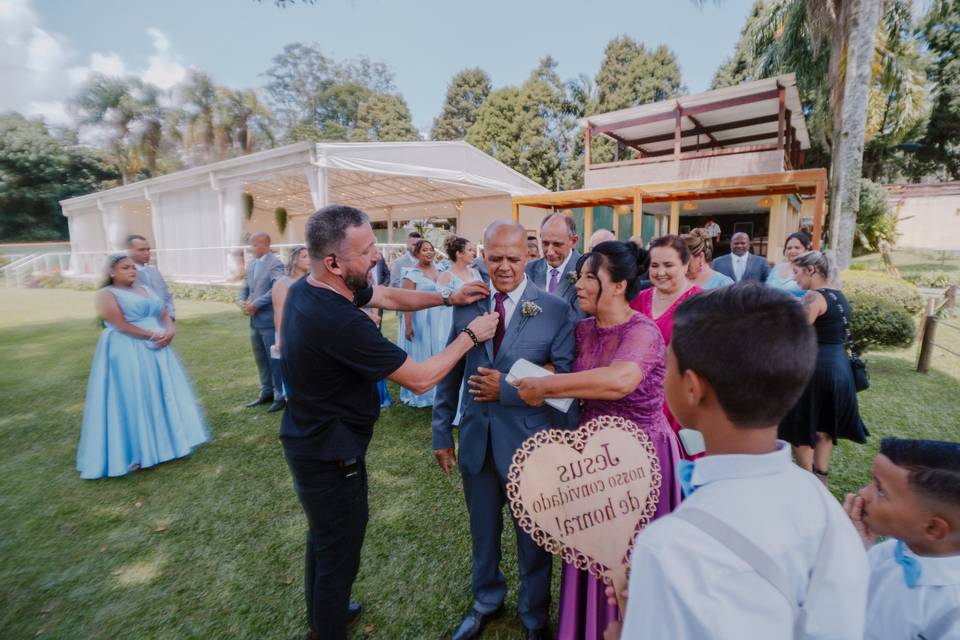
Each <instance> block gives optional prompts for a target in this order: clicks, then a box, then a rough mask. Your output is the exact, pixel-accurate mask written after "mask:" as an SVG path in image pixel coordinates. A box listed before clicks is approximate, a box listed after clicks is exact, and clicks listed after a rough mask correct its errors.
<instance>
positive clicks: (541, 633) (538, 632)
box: [527, 624, 553, 640]
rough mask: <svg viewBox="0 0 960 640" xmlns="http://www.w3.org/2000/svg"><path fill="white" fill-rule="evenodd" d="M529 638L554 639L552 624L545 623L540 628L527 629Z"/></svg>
mask: <svg viewBox="0 0 960 640" xmlns="http://www.w3.org/2000/svg"><path fill="white" fill-rule="evenodd" d="M527 640H553V635H552V634H551V633H550V625H548V624H547V625H544V626H542V627H540V628H539V629H527Z"/></svg>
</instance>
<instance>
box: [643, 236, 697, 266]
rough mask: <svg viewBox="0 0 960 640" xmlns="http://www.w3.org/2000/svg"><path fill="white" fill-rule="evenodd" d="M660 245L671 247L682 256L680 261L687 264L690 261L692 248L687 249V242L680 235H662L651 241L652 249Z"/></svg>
mask: <svg viewBox="0 0 960 640" xmlns="http://www.w3.org/2000/svg"><path fill="white" fill-rule="evenodd" d="M659 247H670V248H671V249H673V250H674V251H676V252H677V254H678V255H679V256H680V262H682V263H683V264H687V263H688V262H690V250H689V249H687V243H686V242H684V241H683V238H681V237H680V236H675V235H673V234H671V235H667V236H660V237H659V238H654V239H653V240H652V241H651V242H650V250H651V251H652V250H653V249H657V248H659Z"/></svg>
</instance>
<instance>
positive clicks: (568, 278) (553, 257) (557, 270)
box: [527, 213, 586, 319]
mask: <svg viewBox="0 0 960 640" xmlns="http://www.w3.org/2000/svg"><path fill="white" fill-rule="evenodd" d="M578 240H579V236H578V235H577V223H576V222H574V220H573V218H571V217H569V216H565V215H563V214H561V213H551V214H550V215H548V216H547V217H546V218H544V219H543V222H541V223H540V244H541V246H543V257H542V258H540V259H538V260H533V261H532V262H529V263H527V277H528V278H530V279H531V280H533V282H534V283H535V284H536V285H537V286H538V287H540V288H541V289H543V290H544V291H546V292H547V293H550V294H553V295H555V296H559V297H561V298H563V299H564V300H566V301H567V304H569V305H570V307H571V308H572V309H573V311H574V313H575V314H576V317H577V318H578V319H580V318H584V317H586V316H585V315H584V313H583V312H582V311H580V303H579V302H577V288H576V287H575V286H573V283H574V279H573V276H572V275H571V274H573V273H575V272H576V268H577V260H579V259H580V253H579V252H578V251H577V249H576V246H577V241H578Z"/></svg>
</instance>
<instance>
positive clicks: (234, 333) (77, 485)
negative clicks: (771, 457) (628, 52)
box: [0, 289, 960, 639]
mask: <svg viewBox="0 0 960 640" xmlns="http://www.w3.org/2000/svg"><path fill="white" fill-rule="evenodd" d="M4 293H5V296H4V309H5V313H4V314H0V362H3V363H4V366H3V367H2V368H0V389H2V393H0V451H2V452H3V454H2V458H0V637H2V638H63V637H76V638H178V639H179V638H250V639H254V638H256V639H261V638H290V639H293V638H300V637H302V633H303V631H304V626H305V625H304V619H303V615H304V614H303V611H304V606H303V601H302V593H303V581H302V580H303V579H302V553H303V537H304V534H305V521H304V518H303V515H302V513H301V511H300V506H299V504H298V502H297V500H296V497H295V496H294V493H293V488H292V486H291V481H290V477H289V473H288V471H287V468H286V465H285V463H284V461H283V456H282V451H281V447H280V444H279V442H278V440H277V429H278V422H279V417H275V416H271V415H267V414H266V413H264V412H263V411H262V410H247V409H242V408H241V406H242V404H243V403H244V402H245V401H247V400H249V399H250V398H251V397H252V395H253V394H254V393H256V389H257V379H256V371H255V366H254V364H253V358H252V356H251V354H250V347H249V341H248V338H247V328H246V326H245V321H244V318H243V317H242V316H241V315H240V314H239V312H238V311H237V310H236V309H235V308H233V307H231V306H230V305H225V304H219V303H215V302H193V301H182V302H180V303H178V308H179V316H180V319H179V320H178V336H177V339H176V341H175V342H174V346H175V348H176V349H177V351H178V352H179V354H180V356H181V357H182V359H183V360H184V362H185V364H186V367H187V370H188V371H189V372H190V374H191V376H192V377H193V379H194V381H195V384H196V387H197V392H198V396H199V398H200V400H201V402H202V403H203V405H204V408H205V410H206V412H207V416H208V418H209V420H210V423H211V427H212V430H213V434H214V437H213V441H212V442H211V443H209V444H207V445H206V446H204V447H201V448H200V449H198V450H197V451H196V452H195V453H194V455H192V456H191V457H190V458H187V459H184V460H180V461H176V462H173V463H168V464H164V465H161V466H160V467H158V468H156V469H152V470H145V471H142V472H138V473H136V474H133V475H131V476H129V477H126V478H120V479H108V480H100V481H81V480H80V479H79V477H78V475H77V473H76V471H75V469H74V462H75V452H76V444H77V439H78V436H79V430H80V424H81V421H82V411H83V399H84V393H85V389H86V377H87V374H88V371H89V366H90V361H91V358H92V355H93V351H94V347H95V344H96V340H97V335H98V333H99V329H98V328H97V327H96V325H95V323H94V321H93V312H92V293H90V292H79V291H69V290H55V289H53V290H9V289H8V290H6V291H5V292H4ZM388 319H389V320H388V321H389V323H390V324H389V325H388V327H387V334H388V335H390V333H391V331H392V330H393V331H395V328H394V327H395V325H394V324H393V318H392V314H388ZM951 322H952V323H953V324H954V325H957V326H960V320H958V319H954V320H953V321H951ZM940 336H941V339H940V340H938V342H942V343H943V344H944V346H947V347H948V348H951V349H952V350H954V351H957V352H960V331H948V330H947V329H945V328H943V327H942V328H941V330H940ZM915 355H916V354H915V349H907V350H903V351H897V352H889V353H884V354H870V355H869V357H868V361H869V367H870V372H871V376H872V387H871V389H869V390H868V391H866V392H864V393H863V394H861V396H860V400H861V406H862V411H863V415H864V420H865V421H866V422H867V425H868V427H869V428H870V430H871V432H872V433H873V437H872V438H871V440H870V442H869V444H868V445H866V446H857V445H852V444H850V443H842V444H841V445H840V447H839V448H838V450H837V453H836V456H835V461H834V465H833V467H832V469H831V482H832V483H833V487H834V490H835V492H837V493H838V494H839V493H843V492H845V491H848V490H853V489H855V488H857V487H858V486H860V485H862V484H863V483H865V482H866V481H867V479H868V477H869V462H870V459H871V458H872V456H873V455H874V453H875V451H876V449H877V446H878V443H879V439H880V437H882V436H884V435H901V436H917V437H936V438H943V439H951V440H960V424H958V422H957V419H956V416H957V415H960V358H957V357H955V356H950V355H949V354H947V353H946V352H944V351H942V350H938V352H937V353H936V354H935V356H934V360H933V370H932V371H931V373H929V374H927V375H921V374H917V373H915V372H914V371H913V366H914V361H915ZM392 392H393V397H394V398H396V397H397V389H396V388H395V387H394V388H393V389H392ZM369 469H370V503H371V504H370V510H371V516H370V523H369V526H368V529H367V538H366V543H365V545H364V549H363V562H362V566H361V571H360V577H359V579H358V581H357V584H356V587H355V590H354V594H355V596H356V597H357V598H359V599H360V600H362V601H363V603H364V605H365V607H366V611H365V613H364V614H363V617H362V618H361V621H360V622H359V624H357V625H356V626H355V627H354V630H353V636H354V638H389V639H394V638H437V637H444V636H447V637H449V634H450V633H451V632H452V631H453V629H454V628H455V626H456V625H457V623H458V622H459V620H460V618H461V617H462V615H463V614H464V613H466V611H467V610H468V609H469V607H470V603H471V595H470V534H469V530H468V526H467V514H466V509H465V506H464V502H463V495H462V486H461V483H460V480H459V477H458V476H456V475H453V476H451V477H446V476H444V475H443V474H441V473H440V471H439V470H438V469H437V468H436V465H435V463H434V461H433V456H432V454H431V451H430V426H429V411H428V410H426V409H422V410H415V409H409V408H406V407H402V406H401V407H394V408H391V409H389V410H388V411H386V412H385V413H384V414H383V416H382V417H381V420H380V422H379V423H378V424H377V428H376V432H375V435H374V439H373V443H372V446H371V448H370V459H369ZM514 549H515V547H514V534H513V531H512V528H510V527H507V530H506V531H505V533H504V551H505V554H504V561H503V569H504V571H505V572H506V574H507V579H508V584H509V585H510V593H509V595H508V602H507V611H508V612H509V613H508V615H505V616H503V617H502V618H500V619H499V620H497V621H496V622H495V623H494V624H493V625H492V626H491V627H490V628H489V631H488V632H487V634H486V635H485V636H484V637H487V638H515V637H520V633H521V627H520V625H519V623H518V622H517V620H516V618H515V615H514V614H515V611H516V586H517V584H518V579H517V575H516V559H515V551H514ZM556 567H557V568H559V564H557V565H556ZM554 573H555V578H554V587H555V588H556V584H557V582H558V574H559V571H558V570H555V572H554ZM553 617H554V619H555V618H556V612H555V611H554V615H553Z"/></svg>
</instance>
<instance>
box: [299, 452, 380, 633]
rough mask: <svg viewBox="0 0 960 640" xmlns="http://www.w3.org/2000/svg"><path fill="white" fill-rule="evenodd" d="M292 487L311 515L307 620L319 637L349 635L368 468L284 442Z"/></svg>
mask: <svg viewBox="0 0 960 640" xmlns="http://www.w3.org/2000/svg"><path fill="white" fill-rule="evenodd" d="M284 454H285V455H286V458H287V465H288V466H289V467H290V473H291V475H293V487H294V489H295V490H296V492H297V497H298V498H299V499H300V504H301V505H302V506H303V512H304V513H305V514H306V516H307V525H308V527H309V528H308V531H307V547H306V554H305V561H304V591H305V592H306V600H307V622H308V624H309V626H310V627H311V628H312V629H314V630H315V631H316V633H317V637H318V638H324V639H327V638H329V639H330V640H345V639H346V637H347V608H348V607H349V604H350V590H351V589H352V588H353V581H354V580H355V579H356V577H357V572H358V571H359V570H360V548H361V547H362V546H363V536H364V534H365V533H366V529H367V518H368V515H369V510H368V506H367V468H366V465H365V463H364V460H363V458H357V459H356V462H355V463H353V464H344V463H343V462H330V461H325V460H316V459H314V458H312V457H311V456H309V455H307V454H304V453H302V452H298V451H296V450H291V449H290V448H289V447H287V446H284Z"/></svg>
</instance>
